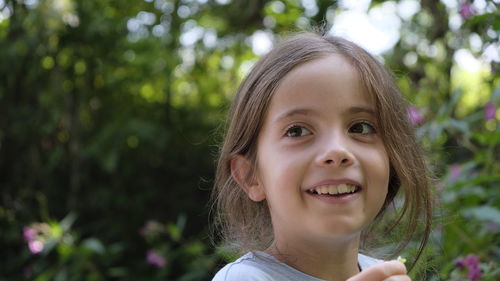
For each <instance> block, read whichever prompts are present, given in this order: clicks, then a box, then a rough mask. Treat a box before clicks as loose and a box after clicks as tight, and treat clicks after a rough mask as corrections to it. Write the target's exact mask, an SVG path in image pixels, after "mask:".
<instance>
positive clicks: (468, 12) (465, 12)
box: [460, 1, 475, 20]
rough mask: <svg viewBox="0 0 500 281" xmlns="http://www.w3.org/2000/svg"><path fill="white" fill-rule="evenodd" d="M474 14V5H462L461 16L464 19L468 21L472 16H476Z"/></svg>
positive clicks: (465, 3)
mask: <svg viewBox="0 0 500 281" xmlns="http://www.w3.org/2000/svg"><path fill="white" fill-rule="evenodd" d="M474 13H475V11H474V9H473V8H472V5H471V4H470V3H468V2H467V1H464V2H462V3H461V4H460V16H462V19H464V20H466V19H468V18H470V17H471V16H472V15H474Z"/></svg>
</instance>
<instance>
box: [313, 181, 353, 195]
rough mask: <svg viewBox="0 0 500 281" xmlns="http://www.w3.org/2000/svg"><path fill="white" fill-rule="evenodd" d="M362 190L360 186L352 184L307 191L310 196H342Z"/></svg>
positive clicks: (321, 187) (327, 186) (323, 186)
mask: <svg viewBox="0 0 500 281" xmlns="http://www.w3.org/2000/svg"><path fill="white" fill-rule="evenodd" d="M360 190H361V187H360V186H357V185H351V184H344V183H343V184H339V185H322V186H318V187H314V188H311V189H308V190H307V193H309V194H315V195H332V196H341V195H347V194H353V193H356V192H358V191H360Z"/></svg>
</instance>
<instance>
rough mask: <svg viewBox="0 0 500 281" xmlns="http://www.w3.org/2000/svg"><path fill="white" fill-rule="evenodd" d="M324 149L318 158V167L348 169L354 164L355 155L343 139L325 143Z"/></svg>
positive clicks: (334, 139)
mask: <svg viewBox="0 0 500 281" xmlns="http://www.w3.org/2000/svg"><path fill="white" fill-rule="evenodd" d="M323 148H324V149H323V150H321V151H320V152H319V153H318V157H317V158H316V164H317V165H318V166H330V167H347V166H350V165H352V164H353V163H354V155H353V154H352V153H351V151H350V150H349V148H348V146H347V143H346V140H344V139H342V138H341V137H337V138H333V139H331V140H330V141H328V142H325V145H324V146H323Z"/></svg>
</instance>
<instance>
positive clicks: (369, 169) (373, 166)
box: [364, 147, 390, 199]
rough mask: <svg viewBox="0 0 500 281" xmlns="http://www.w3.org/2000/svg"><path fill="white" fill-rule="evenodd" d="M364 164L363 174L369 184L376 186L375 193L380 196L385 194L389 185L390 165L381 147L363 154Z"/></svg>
mask: <svg viewBox="0 0 500 281" xmlns="http://www.w3.org/2000/svg"><path fill="white" fill-rule="evenodd" d="M364 155H365V160H366V165H364V170H365V174H366V175H367V179H368V181H369V184H371V185H373V186H374V187H376V190H377V193H379V194H380V195H381V196H382V195H383V197H384V199H385V195H386V194H387V190H388V185H389V174H390V165H389V157H388V155H387V152H386V150H385V149H384V148H383V147H379V148H378V149H374V150H372V151H370V152H366V153H365V154H364Z"/></svg>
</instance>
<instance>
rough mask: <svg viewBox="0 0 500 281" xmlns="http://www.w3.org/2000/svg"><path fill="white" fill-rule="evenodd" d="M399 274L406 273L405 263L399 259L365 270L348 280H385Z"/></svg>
mask: <svg viewBox="0 0 500 281" xmlns="http://www.w3.org/2000/svg"><path fill="white" fill-rule="evenodd" d="M397 275H406V267H405V265H404V264H403V263H401V262H399V261H388V262H383V263H379V264H377V265H374V266H372V267H370V268H368V269H366V270H363V271H362V272H361V273H359V274H356V275H354V276H353V277H351V278H349V279H348V280H347V281H384V280H386V279H387V278H389V277H392V276H397Z"/></svg>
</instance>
